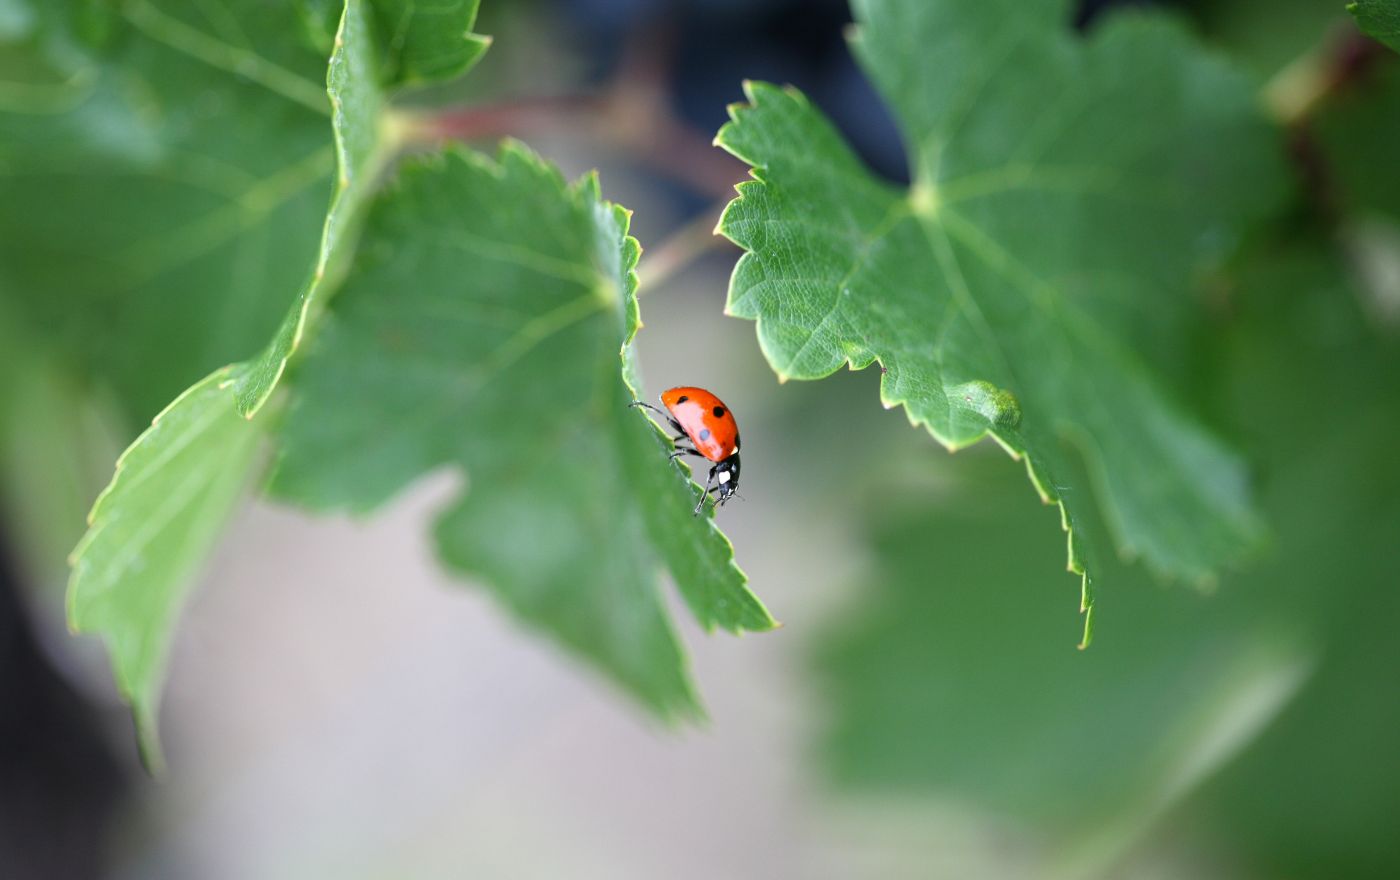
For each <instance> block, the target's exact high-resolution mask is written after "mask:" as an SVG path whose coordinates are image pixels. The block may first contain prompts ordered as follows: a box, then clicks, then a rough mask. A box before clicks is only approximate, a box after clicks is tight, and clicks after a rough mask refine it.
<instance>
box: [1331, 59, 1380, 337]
mask: <svg viewBox="0 0 1400 880" xmlns="http://www.w3.org/2000/svg"><path fill="white" fill-rule="evenodd" d="M1387 60H1390V61H1391V63H1390V64H1387V65H1378V66H1379V68H1380V69H1378V70H1376V71H1374V73H1373V74H1372V75H1370V76H1367V77H1364V78H1362V79H1361V80H1360V81H1358V82H1356V83H1353V84H1351V85H1350V86H1349V87H1348V88H1345V89H1341V90H1339V91H1338V93H1337V94H1335V95H1334V96H1332V97H1331V99H1330V100H1329V101H1328V102H1327V104H1326V105H1325V106H1323V107H1322V108H1321V109H1320V110H1319V112H1318V113H1317V114H1316V116H1315V118H1314V119H1313V121H1312V131H1313V132H1314V135H1315V138H1316V143H1317V145H1318V147H1319V161H1320V166H1321V167H1322V168H1324V169H1325V175H1326V176H1325V178H1323V184H1322V185H1323V186H1325V187H1326V189H1325V192H1324V196H1325V197H1326V198H1327V199H1329V201H1330V202H1331V206H1332V207H1333V208H1334V209H1335V211H1336V213H1337V215H1338V220H1339V224H1338V233H1339V237H1340V239H1341V241H1342V243H1343V244H1344V246H1345V247H1346V249H1347V253H1348V255H1349V256H1350V257H1351V263H1352V266H1353V271H1354V273H1355V275H1356V277H1357V280H1358V281H1359V282H1360V283H1359V285H1358V288H1359V290H1360V292H1361V294H1362V295H1363V297H1364V300H1365V302H1366V304H1367V306H1368V307H1369V308H1370V310H1371V313H1372V314H1373V315H1375V316H1376V317H1377V318H1378V319H1379V320H1381V321H1383V322H1386V323H1389V324H1390V325H1391V326H1397V325H1400V174H1397V173H1396V168H1397V161H1396V156H1400V63H1396V62H1395V61H1394V60H1393V59H1387Z"/></svg>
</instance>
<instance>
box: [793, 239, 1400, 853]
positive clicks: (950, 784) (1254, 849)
mask: <svg viewBox="0 0 1400 880" xmlns="http://www.w3.org/2000/svg"><path fill="white" fill-rule="evenodd" d="M1345 279H1346V275H1345V272H1344V271H1343V268H1342V266H1341V265H1340V262H1339V261H1338V260H1337V259H1336V258H1335V257H1334V256H1332V255H1330V254H1328V253H1327V252H1326V251H1325V250H1323V249H1321V248H1319V247H1317V246H1315V245H1308V244H1301V245H1300V244H1298V243H1291V244H1290V245H1289V246H1288V247H1284V248H1279V249H1277V250H1274V251H1270V252H1268V253H1265V254H1263V255H1261V257H1260V258H1259V259H1257V260H1255V261H1253V263H1252V265H1251V266H1250V267H1249V268H1248V270H1247V272H1246V273H1245V277H1244V279H1243V281H1242V282H1241V283H1240V285H1239V286H1238V287H1236V288H1232V290H1231V310H1230V316H1231V320H1230V323H1229V324H1228V325H1226V326H1224V327H1223V328H1221V332H1217V333H1216V334H1214V335H1213V336H1212V339H1211V343H1210V348H1211V349H1212V350H1213V351H1214V354H1213V355H1212V356H1210V357H1209V358H1207V359H1206V361H1205V363H1203V364H1202V367H1203V368H1204V373H1205V374H1208V375H1210V376H1211V382H1212V387H1214V389H1215V393H1214V394H1213V395H1212V394H1210V393H1209V391H1208V389H1207V388H1206V387H1202V388H1201V389H1199V390H1200V392H1201V394H1202V396H1213V397H1216V398H1217V399H1216V401H1215V403H1216V408H1217V409H1218V410H1219V411H1220V412H1222V413H1227V414H1229V418H1228V422H1229V423H1230V425H1231V426H1232V427H1233V428H1234V429H1235V431H1237V432H1238V434H1239V435H1240V436H1241V437H1242V438H1244V439H1245V441H1246V442H1247V443H1248V446H1249V448H1250V450H1251V452H1252V453H1254V455H1255V456H1256V457H1257V459H1258V460H1259V461H1260V462H1261V469H1262V470H1263V471H1264V474H1265V476H1264V478H1263V480H1262V487H1261V498H1262V502H1263V504H1264V508H1265V510H1266V511H1267V513H1268V514H1269V517H1270V522H1271V523H1273V524H1274V525H1275V527H1276V529H1277V540H1276V541H1274V542H1273V544H1272V546H1271V548H1270V551H1271V552H1270V554H1269V556H1268V558H1267V559H1265V560H1263V561H1262V562H1261V564H1260V565H1259V566H1258V568H1257V569H1256V570H1253V571H1251V572H1249V573H1247V574H1237V575H1230V576H1228V577H1227V578H1226V579H1225V582H1224V583H1223V585H1222V588H1221V589H1220V590H1219V592H1218V593H1215V594H1213V595H1211V596H1201V595H1197V594H1193V593H1188V592H1183V591H1168V590H1162V589H1160V588H1158V587H1156V586H1155V585H1153V584H1152V583H1151V582H1150V581H1148V579H1147V578H1145V577H1143V575H1142V573H1141V572H1138V571H1133V570H1127V569H1124V568H1123V567H1121V566H1115V567H1114V569H1111V570H1110V575H1111V576H1112V578H1113V581H1114V583H1115V584H1118V585H1121V588H1119V589H1116V590H1115V592H1114V602H1113V605H1112V608H1113V617H1112V625H1111V626H1107V625H1106V626H1104V627H1103V628H1102V634H1101V635H1100V638H1099V641H1098V643H1097V645H1096V647H1095V650H1093V651H1090V652H1086V653H1083V654H1077V653H1075V652H1067V651H1064V650H1063V648H1062V646H1061V645H1060V643H1059V639H1058V638H1057V636H1056V634H1055V633H1056V630H1057V629H1058V628H1059V627H1060V626H1061V625H1062V621H1063V620H1064V619H1065V618H1067V617H1068V612H1067V609H1064V608H1059V607H1057V605H1056V602H1055V600H1054V597H1053V595H1050V594H1047V593H1046V591H1045V590H1044V589H1043V581H1044V577H1043V575H1042V574H1041V572H1042V571H1043V570H1044V568H1045V566H1046V565H1048V564H1049V563H1050V562H1051V561H1052V560H1053V558H1054V557H1055V556H1056V555H1057V554H1058V552H1059V548H1058V547H1057V546H1056V542H1055V541H1053V540H1051V539H1050V536H1049V535H1048V534H1047V533H1046V532H1045V530H1044V528H1043V526H1042V521H1043V520H1044V519H1045V515H1044V512H1043V511H1041V510H1037V509H1036V508H1035V507H1034V506H1033V505H1030V504H1027V503H1017V501H1018V499H1017V498H1016V497H1015V496H1016V493H1015V492H1014V487H1013V486H1012V485H1010V481H1009V480H1008V479H1006V478H1005V477H1002V478H998V475H997V474H994V473H991V472H989V469H988V468H987V462H985V461H984V460H983V459H980V458H974V460H972V461H970V462H967V463H966V464H965V466H964V467H963V468H962V469H960V470H959V472H958V473H956V474H953V475H950V477H949V481H950V483H951V486H952V489H951V490H950V491H949V492H948V493H946V494H945V495H944V497H942V498H941V499H939V500H938V501H933V500H932V499H930V497H929V496H927V495H923V496H917V497H915V496H912V493H910V492H909V491H907V490H905V491H904V492H902V493H901V492H900V491H899V490H897V489H891V490H890V491H887V492H885V493H882V494H880V495H879V498H880V509H879V511H878V512H875V511H873V512H872V514H871V516H870V517H869V518H867V520H866V521H867V522H871V523H872V526H873V529H872V531H873V541H874V545H875V548H876V552H875V553H873V554H872V557H873V558H874V559H876V560H878V562H877V565H876V567H875V568H874V570H873V571H872V572H871V574H870V577H869V584H868V586H867V588H866V589H865V590H863V591H862V594H861V595H862V604H861V607H860V608H859V609H857V610H856V612H855V613H854V614H852V615H851V616H850V617H848V618H846V619H844V620H842V621H840V622H838V623H837V624H836V625H835V626H834V627H833V630H832V631H831V632H829V633H828V634H827V638H825V639H823V640H822V642H821V644H822V649H821V653H820V656H819V659H818V666H819V669H820V672H821V675H822V677H823V680H824V683H825V685H826V686H825V688H824V691H825V692H826V693H828V694H829V695H830V699H831V705H832V706H833V707H834V722H833V724H832V726H831V728H830V729H829V730H828V731H827V735H826V738H825V743H824V745H825V750H824V751H825V756H826V758H827V760H828V762H829V766H830V769H831V770H832V771H833V773H834V775H835V776H836V778H838V779H839V780H841V781H842V782H843V783H844V784H845V785H847V786H849V787H852V788H855V789H859V790H863V791H865V792H866V793H869V792H870V791H901V792H903V793H906V794H907V793H909V792H919V793H924V794H929V795H934V796H937V797H938V798H940V799H941V800H943V801H947V800H948V799H950V798H951V799H955V800H959V801H963V802H967V803H972V804H976V805H978V806H980V807H982V808H984V809H987V810H991V811H993V812H994V813H995V814H996V815H998V816H1011V817H1014V818H1016V819H1019V820H1020V821H1021V823H1023V826H1024V827H1026V828H1029V829H1031V830H1032V831H1033V832H1034V833H1035V838H1036V839H1038V840H1041V841H1044V845H1045V847H1046V849H1047V850H1048V853H1047V857H1048V858H1050V859H1052V860H1056V861H1059V862H1061V863H1062V864H1061V865H1060V867H1062V868H1063V869H1064V870H1061V871H1059V872H1058V873H1056V872H1047V873H1051V874H1052V875H1055V876H1105V875H1114V876H1117V875H1121V876H1133V875H1135V874H1136V873H1140V872H1134V871H1133V870H1131V869H1130V868H1131V866H1129V865H1116V867H1117V870H1112V871H1105V870H1103V869H1104V867H1105V866H1106V865H1107V866H1109V867H1114V866H1115V865H1114V863H1115V861H1116V859H1119V858H1126V857H1129V856H1131V855H1132V853H1133V852H1134V850H1135V848H1136V847H1137V846H1138V845H1139V844H1141V843H1143V842H1144V841H1145V840H1147V839H1148V838H1149V837H1150V836H1152V835H1162V836H1164V837H1166V840H1165V845H1166V847H1167V848H1168V849H1169V850H1171V851H1173V852H1177V853H1185V854H1187V856H1188V858H1189V855H1190V854H1191V853H1192V852H1193V850H1198V849H1204V850H1205V852H1206V853H1208V854H1211V855H1213V856H1214V857H1215V858H1217V859H1219V858H1224V859H1225V861H1226V862H1227V863H1229V864H1236V863H1242V864H1243V865H1245V866H1247V867H1249V868H1252V870H1247V871H1245V874H1246V875H1248V876H1284V875H1286V876H1290V877H1300V878H1314V877H1316V878H1325V877H1336V876H1390V875H1392V874H1394V873H1395V867H1396V866H1397V865H1400V856H1397V853H1396V851H1395V847H1394V834H1393V829H1392V827H1391V826H1392V825H1393V824H1394V823H1393V820H1392V817H1393V816H1394V810H1395V804H1396V792H1400V766H1396V765H1395V762H1393V761H1388V760H1385V759H1384V758H1383V757H1382V756H1384V755H1387V754H1389V745H1388V742H1389V741H1388V739H1387V737H1388V736H1389V735H1390V731H1393V730H1394V729H1395V726H1396V724H1397V723H1400V700H1397V699H1396V698H1395V696H1394V689H1393V687H1392V686H1391V682H1392V680H1393V677H1394V668H1395V664H1396V662H1400V659H1397V656H1398V654H1400V652H1397V643H1396V640H1395V638H1394V632H1395V628H1396V626H1400V602H1397V598H1396V593H1395V590H1394V553H1393V547H1394V535H1395V533H1396V529H1397V527H1400V466H1397V464H1396V462H1395V458H1394V454H1393V449H1392V447H1393V438H1394V436H1395V435H1396V433H1397V432H1398V431H1400V382H1398V381H1397V379H1396V377H1400V349H1397V347H1396V345H1395V341H1394V340H1393V339H1386V338H1384V337H1382V336H1381V335H1379V334H1377V333H1375V331H1374V330H1372V329H1371V328H1369V327H1368V326H1367V325H1366V322H1365V321H1364V320H1363V319H1362V317H1361V315H1360V314H1359V312H1358V309H1357V308H1356V306H1355V294H1354V292H1353V291H1350V290H1348V285H1347V283H1346V280H1345ZM1300 400H1326V401H1327V411H1328V418H1318V417H1317V413H1316V412H1315V411H1314V410H1312V409H1310V408H1308V407H1299V406H1298V401H1300ZM936 466H937V464H936V463H935V464H932V465H931V464H929V463H921V467H922V468H923V469H924V470H926V471H927V470H930V469H932V468H933V467H936ZM1012 542H1014V546H1015V547H1016V552H1015V553H1008V552H1006V549H1007V547H1008V546H1009V545H1010V544H1011V543H1012ZM929 572H938V573H939V576H938V577H937V578H936V579H932V580H931V579H930V577H929ZM1300 804H1306V805H1307V809H1303V810H1300V809H1299V805H1300ZM1173 833H1179V834H1180V839H1176V838H1173V837H1171V835H1172V834H1173Z"/></svg>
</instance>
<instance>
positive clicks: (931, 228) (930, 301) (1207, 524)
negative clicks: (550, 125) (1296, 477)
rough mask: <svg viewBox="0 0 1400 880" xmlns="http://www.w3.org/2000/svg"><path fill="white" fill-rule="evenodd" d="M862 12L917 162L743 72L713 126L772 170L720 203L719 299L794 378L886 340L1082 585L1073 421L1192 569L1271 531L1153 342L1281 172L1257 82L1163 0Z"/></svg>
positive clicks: (1130, 500)
mask: <svg viewBox="0 0 1400 880" xmlns="http://www.w3.org/2000/svg"><path fill="white" fill-rule="evenodd" d="M855 11H856V17H857V19H858V22H859V28H858V30H857V32H856V36H855V37H854V38H853V47H854V49H855V51H856V53H857V54H858V56H859V58H860V59H861V61H862V63H863V64H864V66H865V68H866V70H867V72H868V73H869V74H870V76H871V78H872V79H873V80H874V81H875V83H876V85H877V86H878V88H879V90H880V92H881V93H882V94H883V95H884V96H885V98H886V99H887V100H888V101H889V102H890V104H891V105H892V107H893V109H894V112H895V115H896V117H897V118H898V119H899V121H900V123H901V126H902V129H903V132H904V136H905V139H906V142H907V145H908V148H909V152H910V157H911V158H910V164H911V168H912V173H913V180H914V182H913V184H912V186H910V187H909V188H908V189H907V190H904V189H900V188H897V187H894V186H891V185H890V184H888V183H886V182H884V181H881V180H878V179H876V178H875V177H874V176H872V175H871V174H870V173H869V172H868V171H867V170H866V169H865V168H863V167H862V166H861V164H860V162H859V161H858V160H857V159H856V157H855V156H854V155H853V154H852V152H851V151H850V149H849V148H848V147H847V146H846V145H845V144H844V143H843V142H842V141H841V139H840V137H839V136H838V135H837V133H836V132H835V131H834V130H833V129H832V127H831V125H830V124H829V123H828V122H827V121H826V120H825V119H824V118H823V117H822V116H821V114H820V113H819V112H818V111H817V110H816V109H815V108H813V107H812V106H811V104H810V103H809V102H808V101H807V100H806V99H805V98H803V97H802V96H801V95H800V94H798V93H797V92H795V91H792V90H780V89H777V88H774V87H772V86H768V85H763V84H749V85H748V86H747V87H746V90H747V93H748V95H749V98H750V104H749V105H747V106H736V107H734V108H731V115H732V117H733V121H732V122H730V123H729V124H728V125H726V126H725V128H724V129H723V130H722V131H721V132H720V134H719V138H718V143H719V144H720V145H721V146H723V147H724V148H725V149H727V150H729V151H730V152H732V153H733V154H735V155H736V156H738V157H739V158H741V159H743V160H744V161H746V162H748V163H749V164H750V165H752V166H753V176H754V177H755V180H754V181H751V182H747V183H744V184H742V185H741V186H740V187H739V191H740V197H739V198H738V199H736V200H735V201H734V202H732V203H731V204H730V206H729V208H728V210H727V211H726V212H725V216H724V219H723V221H722V223H721V228H720V231H721V232H722V233H723V234H724V235H726V236H728V237H729V238H730V239H732V240H733V241H735V242H736V243H737V244H739V245H740V246H741V247H743V248H744V249H745V250H746V251H748V253H746V254H745V255H744V257H743V258H742V259H741V260H740V262H739V265H738V266H737V267H736V269H735V271H734V276H733V279H732V281H731V285H730V292H729V306H728V309H729V312H730V313H731V314H733V315H736V316H738V317H743V318H751V319H754V320H756V321H758V337H759V342H760V345H761V346H762V348H763V351H764V353H765V355H766V356H767V358H768V360H769V362H770V364H772V366H773V368H774V369H775V370H776V371H777V373H778V375H779V376H780V378H784V379H786V378H798V379H816V378H820V377H823V376H826V375H829V374H830V373H831V372H833V371H834V370H836V369H837V368H839V367H840V366H842V365H843V364H850V365H851V366H852V367H853V368H857V369H859V368H864V367H866V366H868V365H870V364H871V363H873V362H874V361H876V360H878V361H879V362H880V364H881V366H882V367H883V368H884V369H885V370H886V371H887V372H885V374H884V376H883V377H882V380H881V397H882V400H883V402H884V403H885V404H886V406H891V407H892V406H896V405H903V406H904V407H905V408H906V410H907V412H908V414H909V418H910V420H911V421H912V422H913V423H915V424H918V425H923V426H925V427H927V428H928V430H929V431H930V433H932V434H933V435H934V437H935V438H937V439H938V440H939V441H940V442H941V443H943V444H944V445H945V446H947V447H948V448H949V449H958V448H961V447H963V446H966V445H968V444H970V443H973V442H975V441H977V440H978V439H980V438H982V437H984V436H987V435H991V436H992V437H994V438H995V439H996V440H997V441H998V442H999V443H1000V444H1001V445H1002V446H1004V447H1005V448H1006V449H1007V450H1008V451H1009V452H1010V453H1011V454H1012V455H1013V456H1016V457H1018V458H1019V457H1024V458H1025V460H1026V463H1027V467H1028V470H1029V471H1030V474H1031V478H1032V480H1033V481H1034V483H1035V485H1036V488H1037V490H1038V491H1039V492H1040V495H1041V497H1042V499H1043V500H1045V501H1047V502H1050V501H1055V502H1058V503H1059V504H1060V506H1061V509H1062V512H1063V521H1064V525H1065V528H1066V529H1067V530H1069V531H1070V568H1071V569H1072V570H1074V571H1081V572H1084V573H1085V577H1084V598H1083V603H1082V604H1083V606H1084V608H1085V610H1088V609H1089V608H1090V607H1091V605H1092V592H1091V583H1092V580H1091V578H1092V572H1091V571H1088V570H1086V568H1085V560H1084V558H1083V554H1082V552H1081V542H1082V536H1079V535H1077V534H1076V533H1075V531H1074V526H1075V523H1076V522H1077V521H1078V520H1080V519H1081V518H1082V517H1083V516H1084V515H1085V514H1086V511H1087V506H1088V505H1089V503H1090V502H1089V497H1088V496H1089V492H1088V488H1089V487H1088V486H1086V485H1085V484H1084V483H1082V482H1079V481H1076V480H1073V479H1071V478H1070V477H1069V476H1068V474H1069V473H1070V472H1071V471H1073V470H1074V469H1075V468H1074V465H1075V459H1076V457H1077V456H1075V455H1073V454H1072V453H1071V451H1070V449H1069V447H1070V446H1073V447H1075V448H1076V449H1077V450H1078V452H1079V454H1080V455H1082V456H1083V458H1084V459H1085V460H1086V461H1087V462H1088V464H1089V472H1090V473H1091V474H1092V476H1093V482H1094V488H1095V489H1096V490H1097V492H1098V494H1099V496H1100V497H1101V499H1102V502H1103V504H1104V507H1105V509H1106V511H1107V519H1108V522H1109V526H1110V528H1111V531H1112V534H1113V537H1114V538H1115V540H1116V542H1117V544H1118V546H1119V548H1120V549H1121V550H1122V551H1123V552H1125V553H1128V554H1133V555H1138V556H1141V557H1142V558H1143V559H1145V560H1146V561H1147V562H1148V563H1149V564H1150V565H1151V566H1152V567H1153V568H1154V569H1157V570H1160V571H1162V572H1165V573H1168V574H1172V575H1177V576H1181V577H1185V578H1189V579H1192V580H1203V579H1205V578H1207V577H1208V576H1209V575H1210V574H1211V573H1212V572H1213V571H1215V570H1216V569H1217V568H1218V567H1219V566H1220V565H1221V564H1223V563H1226V562H1228V561H1230V560H1233V559H1236V558H1238V557H1239V556H1240V555H1241V554H1242V553H1244V552H1245V551H1246V550H1247V549H1248V548H1250V547H1252V546H1253V545H1255V544H1256V543H1257V541H1258V540H1259V537H1260V533H1261V526H1260V522H1259V519H1258V517H1257V516H1256V514H1255V511H1254V509H1253V507H1252V506H1251V503H1250V499H1249V493H1248V491H1247V488H1246V480H1245V473H1244V469H1243V467H1242V465H1241V463H1240V461H1239V460H1238V458H1237V457H1236V456H1235V455H1234V454H1232V453H1231V452H1230V451H1228V450H1227V449H1225V448H1224V447H1223V446H1222V445H1221V444H1220V443H1219V442H1218V441H1217V440H1216V439H1214V438H1213V437H1212V436H1211V435H1210V434H1209V433H1208V432H1207V431H1206V430H1205V429H1203V428H1202V426H1201V425H1200V424H1199V422H1198V421H1197V420H1196V419H1195V418H1193V417H1192V416H1191V415H1190V414H1189V413H1188V412H1186V411H1185V410H1184V408H1183V407H1182V405H1181V404H1180V403H1179V402H1177V401H1176V400H1175V399H1174V396H1173V394H1172V393H1171V392H1170V391H1169V390H1168V387H1167V386H1168V383H1167V381H1166V380H1165V378H1164V377H1163V376H1162V375H1161V374H1160V373H1159V372H1158V371H1157V369H1156V367H1158V366H1159V365H1162V364H1170V363H1172V362H1174V361H1175V360H1177V359H1178V356H1179V355H1180V353H1181V351H1182V350H1183V349H1184V348H1185V346H1186V343H1187V339H1188V336H1189V334H1188V330H1189V328H1190V327H1191V325H1192V323H1193V322H1194V321H1195V320H1196V319H1197V317H1198V316H1197V313H1196V307H1195V302H1194V300H1193V297H1192V293H1191V291H1192V284H1193V281H1194V280H1195V279H1196V278H1197V276H1198V273H1200V272H1201V271H1202V270H1203V269H1204V268H1206V267H1208V266H1210V265H1211V264H1212V263H1214V262H1215V261H1217V260H1218V259H1219V258H1220V257H1222V256H1223V255H1224V254H1227V253H1228V252H1229V251H1230V250H1231V249H1232V247H1233V246H1234V245H1235V243H1236V241H1237V240H1238V238H1239V236H1240V235H1241V233H1242V231H1243V230H1244V229H1245V228H1246V227H1247V226H1248V225H1249V223H1250V222H1251V221H1253V220H1255V219H1256V218H1258V217H1260V216H1261V215H1263V214H1264V213H1265V212H1266V211H1267V210H1268V209H1269V208H1270V207H1271V206H1272V205H1273V203H1274V202H1275V200H1276V198H1277V192H1276V190H1277V181H1278V180H1280V179H1282V172H1281V168H1280V166H1279V156H1278V155H1277V154H1278V144H1277V143H1276V138H1275V135H1274V133H1273V132H1271V131H1270V130H1269V129H1268V128H1267V127H1266V126H1265V125H1264V124H1263V123H1262V121H1261V120H1260V119H1259V117H1258V113H1257V111H1256V109H1255V106H1254V97H1253V93H1252V90H1251V87H1250V83H1249V82H1248V81H1246V80H1245V79H1244V78H1243V77H1241V76H1240V75H1238V74H1237V73H1235V72H1234V71H1232V70H1231V69H1230V68H1228V67H1227V66H1225V65H1224V64H1222V63H1221V62H1220V61H1219V60H1217V59H1215V58H1212V57H1210V56H1208V55H1207V54H1205V53H1204V52H1202V51H1201V50H1200V49H1199V48H1198V47H1197V46H1196V45H1195V44H1194V43H1193V42H1192V40H1191V39H1190V37H1189V36H1188V35H1187V34H1186V33H1184V32H1183V31H1182V30H1181V29H1180V28H1179V27H1178V26H1176V25H1174V24H1173V23H1171V22H1169V21H1165V20H1162V19H1160V18H1156V17H1149V16H1145V15H1132V16H1121V17H1117V18H1113V19H1110V20H1109V21H1108V22H1106V23H1105V24H1104V25H1102V26H1101V27H1099V28H1098V30H1097V31H1096V32H1095V33H1093V34H1092V35H1091V37H1090V38H1089V39H1087V40H1080V39H1078V38H1076V37H1075V36H1074V35H1072V34H1071V33H1070V32H1069V31H1068V29H1067V27H1066V24H1065V22H1066V20H1067V11H1066V9H1065V5H1064V4H1063V3H1053V2H1036V3H1024V2H1017V3H1011V2H1007V3H976V4H972V3H960V2H953V0H930V2H917V3H916V2H903V0H870V2H860V3H857V4H855ZM1222 143H1228V144H1230V145H1231V147H1230V149H1229V150H1222V149H1219V145H1220V144H1222ZM1091 625H1092V621H1091V619H1086V634H1085V641H1086V642H1087V640H1088V638H1089V636H1090V631H1089V630H1090V627H1091Z"/></svg>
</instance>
